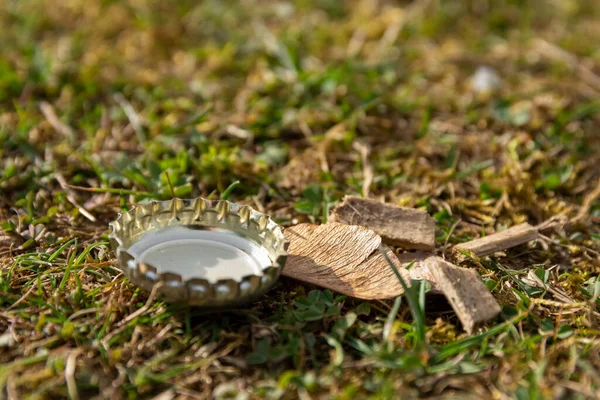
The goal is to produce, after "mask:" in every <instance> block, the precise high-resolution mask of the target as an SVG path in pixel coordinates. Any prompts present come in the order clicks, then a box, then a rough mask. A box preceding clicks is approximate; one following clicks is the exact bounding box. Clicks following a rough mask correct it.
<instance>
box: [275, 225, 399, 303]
mask: <svg viewBox="0 0 600 400" xmlns="http://www.w3.org/2000/svg"><path fill="white" fill-rule="evenodd" d="M285 235H286V237H287V238H288V239H289V240H290V247H289V249H288V253H289V257H288V260H287V262H286V265H285V268H284V269H283V272H282V274H283V275H284V276H287V277H290V278H294V279H297V280H300V281H302V282H307V283H310V284H313V285H316V286H320V287H324V288H327V289H331V290H333V291H335V292H338V293H342V294H345V295H348V296H352V297H357V298H360V299H367V300H372V299H386V298H391V297H396V296H399V295H401V294H402V293H403V292H404V291H403V289H402V285H401V284H400V282H399V281H398V278H397V277H396V275H395V274H394V272H393V270H392V268H391V267H390V265H389V264H388V263H387V261H386V260H385V257H384V256H383V255H382V254H381V252H380V250H379V247H380V244H381V238H380V237H379V235H377V234H376V233H375V232H373V231H372V230H370V229H367V228H364V227H361V226H353V225H344V224H339V223H335V222H333V223H328V224H325V225H319V226H317V225H311V224H299V225H296V226H294V227H291V228H288V229H286V230H285ZM386 254H387V255H388V257H389V258H390V260H391V261H392V262H394V263H395V266H396V268H397V269H398V271H399V272H400V274H401V275H402V277H403V278H404V280H405V282H406V283H407V284H408V285H410V276H409V274H408V271H407V270H406V269H405V266H406V265H403V264H402V263H401V262H400V261H399V260H398V258H397V257H396V256H395V254H394V253H393V252H392V251H391V250H390V249H388V248H386Z"/></svg>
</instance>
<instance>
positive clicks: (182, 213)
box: [109, 198, 289, 308]
mask: <svg viewBox="0 0 600 400" xmlns="http://www.w3.org/2000/svg"><path fill="white" fill-rule="evenodd" d="M109 226H110V233H109V238H110V243H111V247H112V249H113V251H114V252H115V254H116V256H117V260H118V263H119V267H120V268H121V270H122V271H123V272H124V273H125V275H126V276H127V277H128V278H129V279H130V280H131V282H133V283H134V284H136V285H138V286H140V287H141V288H143V289H145V290H148V291H151V290H152V289H153V288H154V287H155V286H156V285H158V287H157V288H156V290H157V291H158V294H159V295H162V296H163V298H164V299H165V301H169V302H185V303H188V304H189V305H191V306H200V307H206V308H223V307H230V306H236V305H240V304H244V303H247V302H249V301H251V300H253V299H255V298H257V297H258V296H260V295H262V294H263V293H265V292H266V291H267V290H269V289H270V288H271V287H272V286H273V285H274V284H275V282H276V281H277V279H278V278H279V274H280V273H281V270H282V269H283V266H284V264H285V261H286V259H287V247H288V244H289V243H288V241H287V240H286V238H285V236H284V235H283V228H282V227H281V226H279V225H278V224H277V223H275V222H274V221H273V220H272V219H271V218H270V217H269V216H267V215H265V214H262V213H260V212H258V211H256V210H254V209H253V208H251V207H249V206H243V205H239V204H236V203H232V202H229V201H227V200H207V199H204V198H197V199H178V198H176V199H172V200H168V201H153V202H151V203H147V204H142V205H138V206H135V207H133V208H131V209H130V210H129V211H127V212H125V213H122V214H119V216H118V217H117V219H116V220H115V221H113V222H111V223H110V224H109ZM170 226H182V227H186V228H189V229H203V230H209V231H210V230H215V231H220V232H231V233H235V234H237V235H238V236H240V237H242V238H244V239H245V240H249V241H251V242H252V243H254V244H255V245H257V246H259V247H260V248H261V250H264V251H265V252H266V253H267V254H268V256H269V259H270V260H272V263H271V265H262V266H261V267H262V273H261V274H252V275H245V276H243V277H242V278H241V279H239V280H236V279H232V278H230V279H220V280H218V281H216V282H209V280H207V279H203V278H201V277H198V278H191V279H187V280H186V279H184V278H183V277H182V276H181V275H179V274H178V273H175V272H172V271H169V272H160V271H159V270H158V269H157V268H156V267H154V266H152V265H148V264H145V263H142V262H141V261H140V260H139V257H136V255H135V254H132V253H131V252H130V251H129V250H130V248H131V246H132V245H134V244H135V243H136V242H137V241H139V240H140V239H141V238H143V237H145V236H146V235H160V233H161V230H162V229H164V228H167V227H170Z"/></svg>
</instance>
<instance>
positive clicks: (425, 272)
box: [397, 251, 440, 293]
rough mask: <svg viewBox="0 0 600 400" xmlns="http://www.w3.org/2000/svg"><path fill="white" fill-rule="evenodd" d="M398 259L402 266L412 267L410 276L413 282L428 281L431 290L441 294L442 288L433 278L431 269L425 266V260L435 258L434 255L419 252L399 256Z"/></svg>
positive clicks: (409, 269)
mask: <svg viewBox="0 0 600 400" xmlns="http://www.w3.org/2000/svg"><path fill="white" fill-rule="evenodd" d="M397 257H398V260H399V261H400V264H402V265H404V266H405V267H409V266H410V268H408V275H409V276H410V279H411V280H413V281H422V280H424V281H427V282H429V285H431V290H432V291H434V292H436V293H439V289H440V286H439V285H438V283H437V281H436V280H435V278H434V277H433V274H432V273H431V271H430V270H429V267H428V266H427V265H426V264H425V260H427V259H428V258H429V257H433V254H432V253H429V252H424V251H418V252H414V253H403V254H399V255H398V256H397ZM411 263H412V265H411ZM428 293H429V292H428Z"/></svg>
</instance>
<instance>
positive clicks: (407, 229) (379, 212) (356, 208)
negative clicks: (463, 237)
mask: <svg viewBox="0 0 600 400" xmlns="http://www.w3.org/2000/svg"><path fill="white" fill-rule="evenodd" d="M332 220H334V221H336V222H341V223H344V224H349V225H361V226H365V227H367V228H369V229H372V230H373V231H375V232H376V233H377V234H379V235H380V236H381V237H382V238H383V241H384V242H385V243H388V244H391V245H395V246H401V247H404V248H405V249H420V250H433V249H434V248H435V220H434V219H433V218H431V216H429V214H427V212H425V211H421V210H416V209H413V208H405V207H399V206H396V205H392V204H386V203H381V202H379V201H376V200H371V199H363V198H360V197H355V196H346V197H344V201H343V202H342V204H340V205H338V206H337V207H336V208H335V209H334V210H333V213H332Z"/></svg>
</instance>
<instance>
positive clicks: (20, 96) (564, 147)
mask: <svg viewBox="0 0 600 400" xmlns="http://www.w3.org/2000/svg"><path fill="white" fill-rule="evenodd" d="M0 31H1V39H0V223H1V225H0V226H1V227H2V231H1V232H2V233H0V265H1V270H0V363H2V366H0V387H1V388H2V393H3V396H6V397H8V398H15V399H16V398H64V397H70V398H93V397H96V398H107V397H111V398H113V399H117V398H137V397H142V398H152V397H153V396H155V395H159V394H160V395H161V396H163V397H159V398H160V399H171V398H176V397H180V398H206V397H210V396H213V397H221V398H228V397H229V398H240V399H241V398H254V397H269V398H297V397H301V398H332V397H335V398H341V399H343V398H364V397H373V398H414V397H418V396H439V395H457V396H460V398H467V396H473V397H474V398H481V397H484V396H485V397H491V398H498V399H502V398H519V399H537V398H597V396H598V393H599V390H600V382H599V381H600V378H599V375H598V372H599V368H600V359H599V356H598V350H599V349H600V340H599V339H598V333H599V332H600V331H599V330H598V322H597V318H598V312H597V311H596V307H597V306H598V295H599V294H600V280H599V279H598V272H600V260H599V257H600V253H599V252H600V229H599V227H598V222H599V220H600V204H599V203H598V201H597V197H598V196H594V193H595V191H594V190H595V188H596V187H597V185H599V182H600V181H599V180H600V169H599V168H598V163H599V162H600V136H599V135H598V129H599V127H600V116H599V114H598V111H599V108H600V95H599V93H600V50H599V47H598V38H600V5H599V4H598V2H597V1H594V0H587V1H586V0H583V1H571V0H554V1H551V0H547V1H524V0H522V1H519V0H512V1H496V0H481V1H475V0H473V1H464V2H458V1H441V0H417V1H412V2H409V1H384V0H379V1H373V0H360V1H358V0H357V1H332V0H298V1H295V2H285V1H273V2H264V1H257V0H255V1H252V0H246V1H239V2H235V1H216V0H213V1H202V2H195V1H188V0H183V1H151V0H130V1H110V0H88V1H84V0H66V1H49V0H47V1H42V0H20V1H18V0H0ZM236 181H239V182H240V183H239V184H238V185H237V186H235V187H231V186H230V185H231V184H232V183H234V182H236ZM228 187H230V188H231V191H230V193H229V198H230V199H231V200H234V201H239V202H242V203H245V204H250V205H252V206H253V207H256V208H258V209H260V210H261V211H265V212H268V213H270V214H272V215H273V216H274V217H275V218H276V219H277V220H278V221H279V222H281V223H282V224H284V225H286V226H288V225H290V224H292V223H295V222H298V221H299V222H302V221H311V222H317V223H319V222H324V218H325V216H326V215H327V211H328V209H329V207H331V206H332V205H333V204H334V203H335V201H336V200H338V199H339V198H341V197H343V195H345V194H362V195H371V196H376V197H378V198H381V199H385V200H386V201H389V202H393V203H395V204H400V205H405V206H410V207H419V208H422V209H425V210H427V211H429V212H430V213H431V214H432V215H433V216H434V217H435V218H436V220H437V222H438V226H439V228H440V232H439V238H438V240H439V244H440V253H445V252H446V248H447V246H446V244H453V243H457V242H461V241H467V240H470V239H472V238H474V237H478V236H481V235H483V234H486V233H491V232H494V231H496V230H501V229H504V228H505V227H508V226H512V225H514V224H517V223H520V222H523V221H529V222H530V223H532V224H539V223H542V222H544V221H547V220H548V219H550V218H553V217H554V218H558V220H559V221H563V220H567V221H570V222H569V223H561V224H557V225H555V228H554V229H552V230H550V231H548V232H544V236H543V238H542V240H540V241H539V242H538V243H535V244H531V245H530V246H521V247H519V248H517V249H513V250H510V251H507V252H506V253H504V254H497V255H495V256H494V257H488V258H485V259H483V260H470V261H466V262H463V263H462V264H461V265H462V266H470V267H473V268H477V269H478V271H479V272H480V274H481V275H482V276H483V278H484V280H485V281H486V284H487V285H488V287H489V288H490V289H491V290H492V292H493V293H494V295H495V296H496V297H497V298H498V300H499V301H500V303H501V304H502V305H503V306H504V312H503V315H502V317H501V318H499V320H498V321H493V322H492V323H490V324H489V326H487V327H484V330H483V333H481V334H479V335H476V336H474V337H467V336H465V335H464V334H463V333H462V331H461V328H460V325H459V323H458V322H457V320H456V318H455V317H453V316H452V315H448V314H441V315H439V314H428V318H427V321H426V323H427V326H426V329H427V345H426V346H425V347H424V348H423V347H422V346H420V345H417V344H418V343H415V340H416V339H415V335H414V332H415V329H416V327H415V326H414V323H413V321H412V320H411V318H410V313H409V310H408V308H407V307H406V306H405V305H401V306H400V308H399V311H398V308H397V307H394V306H393V302H392V301H386V302H362V301H358V300H354V299H349V298H343V297H341V296H336V295H334V294H332V293H331V292H328V291H320V290H314V288H311V287H308V286H306V285H301V284H298V283H296V282H293V281H290V280H286V279H282V281H281V282H280V283H279V284H278V286H277V287H276V289H274V290H273V291H272V292H270V293H269V294H268V295H267V296H265V297H264V298H262V299H261V300H260V301H259V302H257V303H256V304H254V305H252V306H251V307H249V308H247V309H244V310H239V311H237V312H233V313H227V314H223V315H219V316H218V317H216V316H205V315H197V314H196V313H195V312H194V311H190V310H187V309H182V308H177V307H172V306H168V305H166V304H164V303H163V302H161V301H159V300H158V301H152V302H149V303H146V302H147V300H148V297H147V293H144V292H140V291H139V290H138V289H136V288H135V287H134V286H133V285H131V284H130V283H128V282H127V281H126V280H125V279H124V278H123V276H122V275H121V274H119V272H118V270H117V269H116V265H115V263H114V260H113V259H112V256H111V255H110V253H109V251H108V248H107V245H106V242H105V239H106V231H107V223H108V221H110V220H111V219H113V218H114V217H115V216H116V213H117V212H118V211H119V210H121V209H124V208H128V207H129V206H131V205H132V204H135V203H136V202H140V201H148V200H150V199H167V198H170V197H172V196H173V195H175V196H181V197H194V196H199V195H202V196H205V197H206V196H210V197H212V198H218V197H219V193H223V192H224V191H226V189H227V188H228ZM82 188H87V190H85V189H82ZM91 188H94V189H91ZM597 191H598V190H597V189H596V192H597ZM448 256H449V257H450V254H449V252H448ZM140 307H144V308H143V312H142V313H139V314H136V315H133V317H130V318H128V316H131V315H132V313H133V312H135V311H136V310H138V309H139V308H140ZM386 326H387V328H386Z"/></svg>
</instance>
